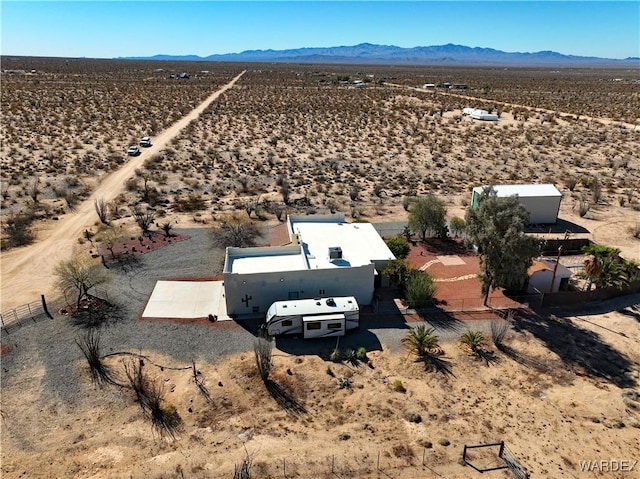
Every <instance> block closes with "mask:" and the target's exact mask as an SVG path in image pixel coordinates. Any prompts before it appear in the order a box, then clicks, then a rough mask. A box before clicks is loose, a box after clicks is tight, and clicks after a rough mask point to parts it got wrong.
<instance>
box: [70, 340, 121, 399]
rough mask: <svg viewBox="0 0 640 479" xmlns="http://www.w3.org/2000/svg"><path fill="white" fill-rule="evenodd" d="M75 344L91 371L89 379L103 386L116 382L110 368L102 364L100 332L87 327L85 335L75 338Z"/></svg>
mask: <svg viewBox="0 0 640 479" xmlns="http://www.w3.org/2000/svg"><path fill="white" fill-rule="evenodd" d="M76 344H77V345H78V347H79V348H80V350H81V351H82V354H83V355H84V357H85V359H86V360H87V363H89V370H90V372H91V381H92V382H93V383H94V384H97V385H99V386H103V385H105V384H117V383H116V381H115V380H114V379H113V372H112V371H111V368H109V366H107V365H106V364H104V362H103V361H102V357H101V355H100V333H99V331H98V330H96V329H89V330H87V332H86V333H85V335H84V336H83V337H81V338H78V339H76Z"/></svg>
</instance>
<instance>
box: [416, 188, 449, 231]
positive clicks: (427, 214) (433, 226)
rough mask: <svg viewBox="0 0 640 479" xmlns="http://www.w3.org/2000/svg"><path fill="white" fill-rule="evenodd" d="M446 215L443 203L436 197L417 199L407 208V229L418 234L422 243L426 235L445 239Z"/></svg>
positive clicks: (429, 196) (428, 196)
mask: <svg viewBox="0 0 640 479" xmlns="http://www.w3.org/2000/svg"><path fill="white" fill-rule="evenodd" d="M446 213H447V210H446V208H445V205H444V201H442V200H441V199H439V198H437V197H436V196H434V195H427V196H421V197H418V198H416V199H415V200H414V201H413V202H412V203H411V205H410V206H409V228H410V229H411V231H413V232H415V233H420V234H421V236H422V241H424V240H425V238H426V237H427V233H430V234H432V235H436V236H438V237H440V238H445V237H446V236H447V222H446V220H445V216H446Z"/></svg>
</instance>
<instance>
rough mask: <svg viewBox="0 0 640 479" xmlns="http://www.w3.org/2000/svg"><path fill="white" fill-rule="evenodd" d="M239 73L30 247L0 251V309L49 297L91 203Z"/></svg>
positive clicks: (89, 217)
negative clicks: (56, 268) (56, 269)
mask: <svg viewBox="0 0 640 479" xmlns="http://www.w3.org/2000/svg"><path fill="white" fill-rule="evenodd" d="M243 74H244V72H242V73H240V74H239V75H238V76H236V77H235V78H234V79H233V80H231V81H230V82H229V83H227V84H226V85H225V86H224V87H222V88H221V89H219V90H218V91H216V92H215V93H212V94H211V96H209V97H208V98H207V99H206V100H205V101H203V102H202V103H201V104H200V105H199V106H198V107H197V108H195V109H194V110H193V111H191V112H190V113H189V114H188V115H186V116H184V117H183V118H181V119H180V120H179V121H177V122H176V123H175V124H174V125H172V126H171V127H170V128H168V129H166V130H165V131H163V132H162V133H160V134H159V135H157V136H156V137H155V138H153V146H151V147H150V148H143V149H141V154H140V155H138V156H135V157H128V160H127V162H126V163H125V165H124V166H123V167H122V168H120V169H118V170H116V171H115V172H113V173H111V174H109V175H108V176H106V177H105V178H104V179H103V180H102V181H100V182H99V183H98V184H97V186H96V188H95V190H94V191H93V193H92V194H91V196H90V197H89V198H88V199H87V200H86V201H84V202H83V203H81V204H79V205H78V206H77V207H76V209H75V210H74V212H73V213H71V214H67V215H65V216H64V217H62V218H61V219H60V220H59V221H57V222H53V223H51V224H50V225H49V226H48V227H46V228H43V229H42V230H40V231H39V232H38V236H37V239H36V241H35V242H34V243H33V244H32V245H29V246H26V247H22V248H16V249H14V250H10V251H4V252H3V253H2V261H1V262H0V272H1V279H2V284H1V287H0V310H6V309H10V308H14V307H16V306H19V305H21V304H25V303H29V302H31V301H34V300H36V299H37V298H39V296H40V295H41V294H44V295H45V296H49V295H50V294H51V293H53V291H54V290H53V282H54V281H53V280H54V276H53V268H54V266H55V265H56V263H58V262H59V261H61V260H64V259H67V258H69V257H70V255H71V254H72V252H73V249H74V246H75V245H76V244H77V241H78V238H80V237H82V233H83V231H84V230H85V229H86V228H88V227H91V226H92V225H93V224H94V223H95V222H96V220H97V216H96V212H95V208H94V201H95V200H96V199H100V198H102V199H104V200H105V201H106V202H109V201H111V200H112V199H113V198H115V197H116V196H117V195H118V193H120V192H121V191H122V190H123V189H124V187H125V182H126V180H127V179H128V178H129V177H130V176H131V175H133V173H134V172H135V170H136V169H138V168H140V167H141V166H142V164H143V163H144V161H145V160H146V159H147V158H150V157H151V156H152V155H153V154H154V153H157V152H159V151H161V150H162V149H163V148H164V147H165V146H166V145H168V143H169V142H170V141H171V140H172V139H173V138H175V137H176V136H177V135H178V134H179V133H180V131H181V130H182V129H183V128H185V127H186V126H187V125H188V124H189V123H190V122H191V121H193V120H195V119H196V118H198V116H199V115H200V114H201V113H202V112H203V111H204V110H205V109H206V108H207V107H208V106H209V105H210V104H211V102H213V101H215V100H216V99H217V98H218V97H219V96H220V95H221V94H222V93H224V92H225V91H226V90H228V89H229V88H231V87H232V86H233V85H234V84H235V83H236V82H237V81H238V80H239V79H240V77H241V76H242V75H243Z"/></svg>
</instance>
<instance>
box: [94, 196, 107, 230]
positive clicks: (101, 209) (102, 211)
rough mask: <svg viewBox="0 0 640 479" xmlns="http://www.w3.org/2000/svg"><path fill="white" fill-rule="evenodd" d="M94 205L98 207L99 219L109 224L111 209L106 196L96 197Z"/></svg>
mask: <svg viewBox="0 0 640 479" xmlns="http://www.w3.org/2000/svg"><path fill="white" fill-rule="evenodd" d="M93 206H94V207H95V209H96V214H97V215H98V219H99V220H100V222H101V223H102V224H105V225H108V224H109V217H108V216H109V209H108V208H107V203H106V202H105V201H104V198H96V199H95V200H94V201H93Z"/></svg>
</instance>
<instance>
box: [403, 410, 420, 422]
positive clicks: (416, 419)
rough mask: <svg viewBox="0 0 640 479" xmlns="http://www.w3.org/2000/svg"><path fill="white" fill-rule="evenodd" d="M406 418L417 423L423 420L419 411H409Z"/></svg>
mask: <svg viewBox="0 0 640 479" xmlns="http://www.w3.org/2000/svg"><path fill="white" fill-rule="evenodd" d="M404 418H405V419H406V420H407V421H409V422H413V423H416V424H419V423H421V422H422V416H420V414H418V413H417V412H408V413H407V414H405V416H404Z"/></svg>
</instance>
